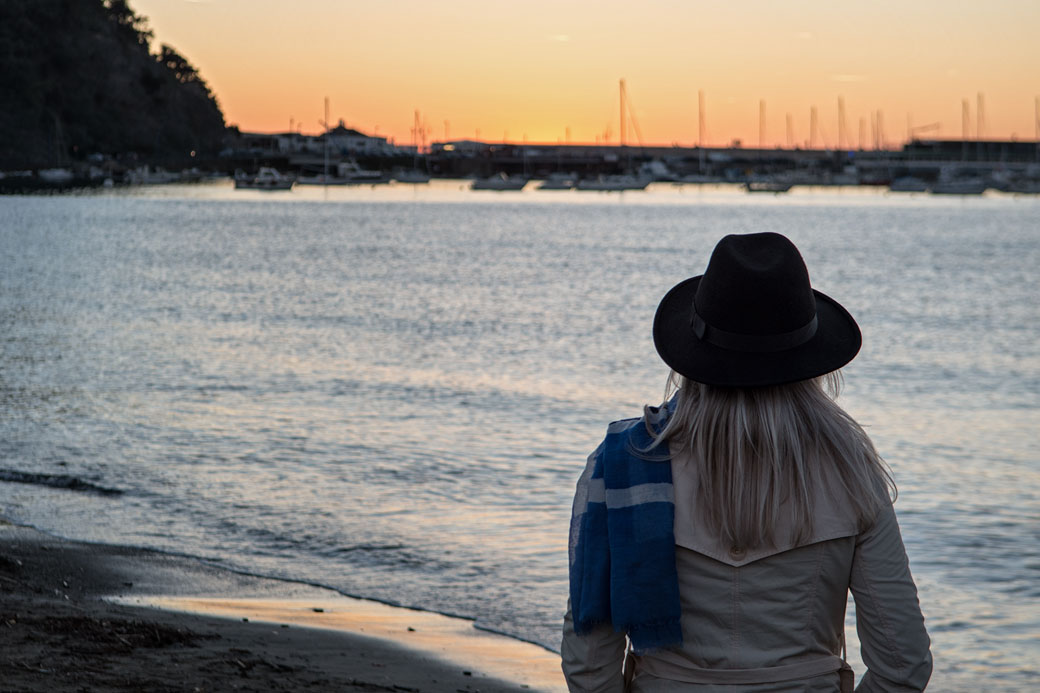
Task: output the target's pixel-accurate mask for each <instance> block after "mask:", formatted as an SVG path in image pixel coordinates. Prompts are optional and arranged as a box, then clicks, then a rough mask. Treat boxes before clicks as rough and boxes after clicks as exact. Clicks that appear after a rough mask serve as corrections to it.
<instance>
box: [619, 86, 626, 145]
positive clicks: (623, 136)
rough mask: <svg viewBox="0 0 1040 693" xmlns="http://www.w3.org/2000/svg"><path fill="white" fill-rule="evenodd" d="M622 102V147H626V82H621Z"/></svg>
mask: <svg viewBox="0 0 1040 693" xmlns="http://www.w3.org/2000/svg"><path fill="white" fill-rule="evenodd" d="M619 92H620V100H621V146H622V147H624V146H625V80H623V79H622V80H620V89H619Z"/></svg>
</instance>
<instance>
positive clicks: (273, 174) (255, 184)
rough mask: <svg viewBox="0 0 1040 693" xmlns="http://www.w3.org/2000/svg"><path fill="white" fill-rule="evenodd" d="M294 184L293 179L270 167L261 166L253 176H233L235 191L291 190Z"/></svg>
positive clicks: (239, 174)
mask: <svg viewBox="0 0 1040 693" xmlns="http://www.w3.org/2000/svg"><path fill="white" fill-rule="evenodd" d="M294 182H296V181H295V179H294V178H292V177H291V176H286V175H284V174H282V173H279V172H278V171H277V170H275V169H273V168H271V167H270V166H261V167H260V170H259V171H257V172H256V175H255V176H251V175H248V174H243V173H236V174H235V189H237V190H291V189H292V186H293V183H294Z"/></svg>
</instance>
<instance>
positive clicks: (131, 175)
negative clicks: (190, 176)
mask: <svg viewBox="0 0 1040 693" xmlns="http://www.w3.org/2000/svg"><path fill="white" fill-rule="evenodd" d="M126 178H127V181H128V182H129V183H131V184H133V185H166V184H167V183H176V182H178V181H179V180H180V179H181V174H179V173H174V172H173V171H167V170H166V169H164V168H163V167H161V166H156V167H155V168H152V167H150V166H138V167H137V168H135V169H133V170H131V171H128V172H127V176H126Z"/></svg>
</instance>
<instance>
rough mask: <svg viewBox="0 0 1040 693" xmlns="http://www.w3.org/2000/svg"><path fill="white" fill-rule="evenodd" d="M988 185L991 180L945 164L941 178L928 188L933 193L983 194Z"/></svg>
mask: <svg viewBox="0 0 1040 693" xmlns="http://www.w3.org/2000/svg"><path fill="white" fill-rule="evenodd" d="M988 187H989V182H988V181H986V180H983V179H982V178H980V177H979V176H976V175H970V174H967V173H966V172H963V171H961V170H959V168H958V167H955V166H944V167H943V168H942V170H940V171H939V180H937V181H935V183H933V184H932V186H931V187H930V188H928V192H930V193H932V194H933V195H981V194H982V193H984V192H986V188H988Z"/></svg>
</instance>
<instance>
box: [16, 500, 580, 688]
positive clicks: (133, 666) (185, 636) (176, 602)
mask: <svg viewBox="0 0 1040 693" xmlns="http://www.w3.org/2000/svg"><path fill="white" fill-rule="evenodd" d="M159 606H161V607H162V608H156V607H159ZM558 662H559V658H558V657H557V656H555V655H553V654H552V653H549V652H546V651H544V650H542V649H541V648H538V647H536V646H534V645H528V644H526V643H520V642H517V641H515V640H512V639H509V638H504V637H500V636H495V635H492V634H487V633H483V632H481V631H479V630H477V629H475V628H473V626H472V624H471V623H470V622H468V621H465V620H462V619H451V618H447V617H444V616H440V615H437V614H429V613H425V612H417V611H412V610H408V609H398V608H393V607H388V606H386V605H382V604H378V603H374V602H368V601H364V600H356V599H350V598H347V597H342V596H341V595H338V594H336V593H335V592H332V591H330V590H325V589H321V588H317V587H312V586H308V585H301V584H298V583H291V582H284V581H280V580H269V579H264V578H256V577H252V576H247V575H241V574H237V573H233V572H230V571H227V570H223V569H220V568H219V567H214V566H211V565H207V564H205V563H202V562H200V561H198V560H195V559H192V558H185V557H179V556H171V555H168V554H160V553H154V552H150V551H144V550H140V549H133V548H128V547H121V546H108V545H98V544H84V543H77V542H69V541H64V540H60V539H56V538H53V537H50V536H48V535H46V534H43V533H41V532H37V531H35V530H33V529H30V528H25V527H19V526H15V525H11V524H9V523H6V522H4V521H3V520H0V690H2V691H4V692H5V693H8V692H10V693H17V692H29V691H33V692H35V691H47V692H48V693H59V692H64V691H70V692H71V691H157V692H167V691H190V692H195V691H199V692H204V691H309V690H314V691H319V690H320V691H369V692H372V691H424V692H427V691H428V692H432V693H438V692H442V691H443V692H448V693H455V692H462V693H472V692H475V691H482V692H484V693H488V692H501V693H519V692H521V691H532V690H539V691H559V690H564V689H565V687H564V684H563V680H562V676H561V675H560V674H559V664H558Z"/></svg>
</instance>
